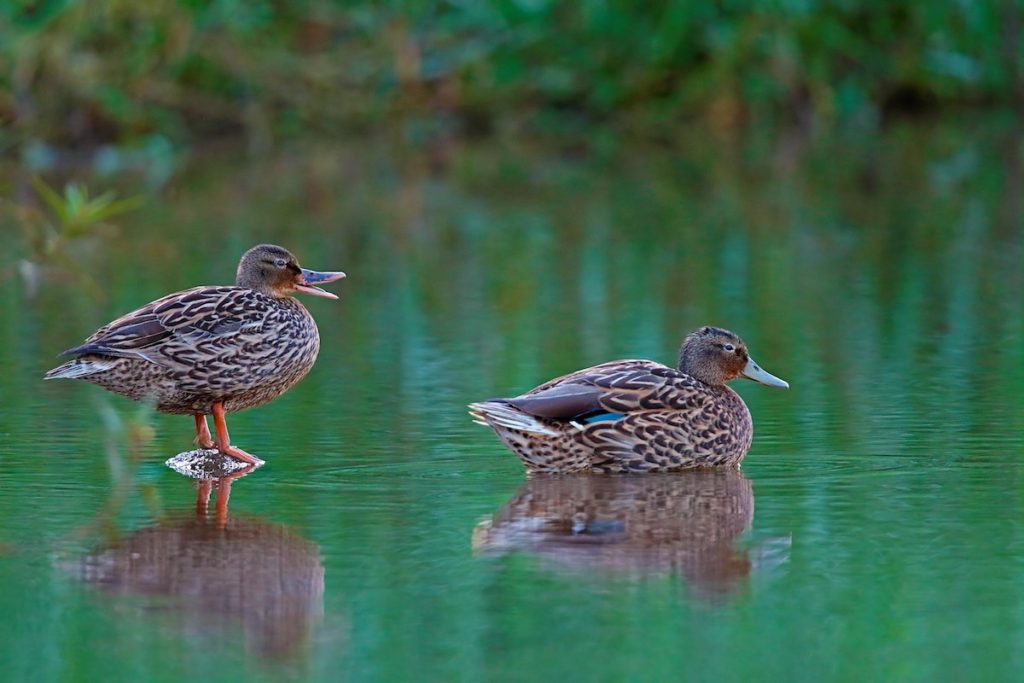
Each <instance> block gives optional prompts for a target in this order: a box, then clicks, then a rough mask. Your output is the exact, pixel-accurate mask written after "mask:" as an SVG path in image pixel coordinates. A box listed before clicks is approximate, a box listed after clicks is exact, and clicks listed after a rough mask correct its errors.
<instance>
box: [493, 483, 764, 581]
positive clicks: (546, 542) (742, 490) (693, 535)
mask: <svg viewBox="0 0 1024 683" xmlns="http://www.w3.org/2000/svg"><path fill="white" fill-rule="evenodd" d="M753 519H754V492H753V489H752V487H751V484H750V481H749V480H748V479H747V478H746V477H744V476H743V475H742V474H741V473H740V472H739V471H738V470H731V469H730V470H714V471H704V470H693V471H686V472H678V473H675V474H664V475H657V476H651V475H644V476H629V475H625V476H602V477H595V476H586V475H577V476H563V477H550V476H538V477H535V478H533V479H530V480H529V481H527V482H526V484H524V485H523V487H522V488H521V489H520V490H519V492H518V493H517V494H516V495H515V496H513V497H512V499H511V500H509V501H508V502H507V503H505V505H504V506H502V508H501V509H500V510H499V511H498V513H497V514H496V515H495V516H494V518H493V519H492V520H488V521H485V522H482V523H481V524H480V525H478V526H477V528H476V530H475V531H474V534H473V545H474V548H475V549H476V550H477V551H478V552H482V553H487V554H504V553H509V552H513V551H527V552H529V553H532V554H534V555H536V556H538V557H540V558H542V559H543V560H544V561H545V562H546V563H548V564H550V565H553V566H556V567H558V568H560V569H564V570H571V571H579V572H587V573H592V572H594V571H595V570H598V571H602V570H603V571H604V572H606V573H609V574H612V575H625V576H628V577H634V578H640V577H649V576H658V575H665V574H671V573H677V574H679V575H681V576H682V577H684V578H685V579H686V580H687V581H688V582H689V583H690V585H691V586H692V587H693V588H694V590H695V591H697V592H698V593H701V594H706V595H709V596H713V595H724V594H730V593H733V592H735V591H736V590H738V589H739V588H740V587H741V586H742V585H743V583H744V581H745V579H746V578H747V577H748V575H749V574H750V572H751V568H752V566H753V564H754V562H753V560H752V558H751V552H750V551H749V550H748V549H745V548H741V547H738V546H737V545H736V544H735V542H736V540H737V538H738V537H739V536H740V535H741V534H743V533H744V532H745V531H747V530H748V529H749V528H750V526H751V524H752V522H753Z"/></svg>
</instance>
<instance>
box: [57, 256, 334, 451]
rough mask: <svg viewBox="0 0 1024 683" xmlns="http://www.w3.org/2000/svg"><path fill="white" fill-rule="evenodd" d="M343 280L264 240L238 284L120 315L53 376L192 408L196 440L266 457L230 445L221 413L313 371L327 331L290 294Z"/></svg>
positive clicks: (241, 269)
mask: <svg viewBox="0 0 1024 683" xmlns="http://www.w3.org/2000/svg"><path fill="white" fill-rule="evenodd" d="M343 277H345V273H341V272H324V273H321V272H316V271H313V270H306V269H305V268H301V267H300V266H299V264H298V262H297V261H296V260H295V257H294V256H293V255H292V254H291V252H289V251H288V250H287V249H284V248H283V247H278V246H276V245H273V244H260V245H258V246H255V247H253V248H252V249H250V250H249V251H247V252H245V254H243V255H242V259H241V261H240V262H239V263H238V272H237V274H236V276H235V286H234V287H219V286H206V287H194V288H192V289H186V290H185V291H182V292H177V293H175V294H169V295H167V296H165V297H163V298H161V299H157V300H156V301H154V302H152V303H149V304H146V305H145V306H143V307H142V308H139V309H136V310H134V311H132V312H131V313H128V314H126V315H123V316H121V317H120V318H118V319H117V320H115V321H113V322H111V323H108V324H106V325H104V326H103V327H101V328H100V329H98V330H96V332H94V333H93V334H92V336H90V337H89V338H88V339H86V340H85V343H84V344H82V345H81V346H76V347H75V348H73V349H68V350H67V351H65V352H64V353H63V354H61V355H75V356H77V358H75V359H74V360H71V361H68V362H67V363H64V364H63V365H61V366H59V367H56V368H54V369H53V370H50V371H49V372H48V373H46V379H56V378H58V377H67V378H80V379H84V380H85V381H87V382H92V383H93V384H98V385H99V386H101V387H103V388H104V389H107V390H109V391H113V392H114V393H116V394H121V395H122V396H127V397H128V398H130V399H133V400H135V401H147V402H151V403H153V404H154V406H155V407H156V409H157V410H158V411H160V412H162V413H171V414H174V415H192V416H194V417H195V427H196V443H197V444H198V445H199V446H201V447H203V448H216V449H217V450H218V451H220V452H221V453H223V454H225V455H228V456H232V457H234V458H237V459H239V460H242V461H244V462H247V463H254V464H255V463H260V462H261V461H260V460H259V459H258V458H256V457H254V456H252V455H250V454H248V453H246V452H245V451H243V450H242V449H241V448H238V447H237V446H232V445H231V440H230V438H229V437H228V428H227V423H226V422H225V418H224V416H225V415H226V414H227V413H233V412H237V411H239V410H244V409H246V408H253V407H255V406H259V405H263V404H264V403H267V402H269V401H272V400H273V399H275V398H277V397H278V396H280V395H281V394H283V393H284V392H286V391H288V389H290V388H291V387H292V386H293V385H294V384H295V383H296V382H298V381H299V380H300V379H302V378H303V377H305V376H306V373H307V372H309V370H310V368H312V367H313V363H314V361H316V356H317V353H318V352H319V350H320V335H319V333H318V332H317V329H316V323H315V322H313V317H312V316H311V315H310V314H309V311H307V310H306V309H305V307H303V305H302V304H300V303H299V302H298V301H297V300H296V299H294V298H292V296H291V295H292V294H294V293H295V292H302V293H303V294H310V295H313V296H322V297H326V298H328V299H337V298H338V297H337V296H335V295H334V294H331V293H330V292H326V291H324V290H322V289H320V288H319V287H317V286H316V285H317V284H322V283H326V282H333V281H335V280H339V279H341V278H343ZM211 414H212V415H213V424H214V429H215V432H216V436H215V437H213V436H211V434H210V428H209V427H208V426H207V423H206V416H207V415H211Z"/></svg>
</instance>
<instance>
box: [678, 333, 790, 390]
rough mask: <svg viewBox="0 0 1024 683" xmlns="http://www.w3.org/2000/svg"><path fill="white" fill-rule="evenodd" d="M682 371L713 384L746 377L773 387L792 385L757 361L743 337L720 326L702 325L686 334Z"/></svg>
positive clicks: (681, 352) (682, 355)
mask: <svg viewBox="0 0 1024 683" xmlns="http://www.w3.org/2000/svg"><path fill="white" fill-rule="evenodd" d="M679 371H680V372H685V373H686V374H688V375H689V376H690V377H693V378H694V379H698V380H700V381H701V382H704V383H705V384H710V385H713V386H721V385H724V384H725V383H726V382H728V381H729V380H733V379H736V378H737V377H744V378H746V379H752V380H754V381H755V382H760V383H761V384H766V385H768V386H770V387H781V388H783V389H788V388H789V383H788V382H786V381H784V380H781V379H779V378H778V377H776V376H775V375H773V374H771V373H768V372H765V371H764V370H762V369H761V366H759V365H758V364H757V363H755V362H754V359H753V358H751V357H750V354H749V353H748V352H747V345H746V344H745V343H744V342H743V340H742V339H740V338H739V337H738V336H736V335H735V334H733V333H732V332H730V331H729V330H723V329H722V328H720V327H702V328H700V329H699V330H696V331H695V332H691V333H690V334H689V335H687V336H686V339H684V340H683V345H682V347H680V349H679Z"/></svg>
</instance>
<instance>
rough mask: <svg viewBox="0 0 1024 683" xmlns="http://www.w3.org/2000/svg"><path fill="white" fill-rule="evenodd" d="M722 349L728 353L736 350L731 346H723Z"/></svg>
mask: <svg viewBox="0 0 1024 683" xmlns="http://www.w3.org/2000/svg"><path fill="white" fill-rule="evenodd" d="M722 349H723V350H725V351H728V352H729V353H732V352H733V351H735V350H736V347H735V346H733V345H732V344H723V345H722Z"/></svg>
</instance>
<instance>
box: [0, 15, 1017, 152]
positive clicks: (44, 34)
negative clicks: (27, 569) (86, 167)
mask: <svg viewBox="0 0 1024 683" xmlns="http://www.w3.org/2000/svg"><path fill="white" fill-rule="evenodd" d="M1021 14H1022V10H1021V5H1020V3H1018V2H1016V1H1015V0H1006V1H1002V0H982V1H978V2H948V1H940V2H929V3H905V2H896V1H895V0H730V1H728V2H714V3H711V2H695V3H688V2H660V3H636V2H632V1H631V0H578V1H577V2H555V1H553V0H490V1H487V2H469V1H466V0H448V1H443V2H442V1H438V0H432V1H422V0H421V1H413V0H386V1H384V2H378V3H372V4H370V3H349V2H342V1H341V0H287V1H285V0H77V1H76V0H13V1H11V2H7V3H3V4H0V117H2V119H3V120H4V121H6V122H8V123H9V124H13V129H14V130H15V131H17V135H16V139H14V140H10V139H8V140H6V141H4V143H6V144H7V145H10V144H17V143H18V142H20V141H23V140H24V139H25V138H29V139H36V140H44V141H46V142H47V143H48V144H56V145H67V144H75V143H82V142H92V141H97V140H100V141H112V140H113V141H124V140H125V139H133V138H136V137H139V136H142V135H146V134H152V133H154V132H159V133H162V134H166V135H169V136H171V137H172V138H173V139H175V140H181V141H190V140H191V141H194V140H195V139H197V138H206V137H210V136H213V135H218V134H222V133H226V132H245V133H246V134H248V135H250V136H255V137H257V138H265V137H266V136H280V135H289V134H294V133H298V132H301V131H307V130H314V131H317V132H325V131H326V132H330V131H333V130H336V129H339V128H344V129H347V130H351V129H356V130H358V129H362V128H366V127H368V126H371V125H377V124H379V123H380V122H382V121H387V120H390V119H392V118H407V117H413V118H423V117H427V118H430V119H435V118H438V119H439V120H441V121H442V122H450V123H451V124H452V125H455V126H458V127H459V129H460V130H463V131H465V132H470V133H472V132H485V131H488V130H491V129H492V128H493V127H495V126H496V125H504V124H506V123H509V122H510V123H511V124H513V125H519V124H521V123H523V122H526V123H528V124H529V123H536V122H541V123H543V122H544V121H546V120H549V117H550V115H551V114H552V113H556V114H569V115H571V116H576V117H580V118H582V120H584V121H594V120H607V119H609V118H613V117H615V118H618V117H620V116H622V115H624V114H639V115H641V121H642V122H644V119H643V116H644V115H648V114H653V115H654V117H655V118H654V119H653V121H656V122H663V121H665V120H666V119H667V120H669V121H671V120H676V119H681V118H684V117H693V116H700V117H707V118H710V119H711V120H712V121H713V122H715V123H716V124H718V125H721V126H734V125H739V124H742V123H743V122H744V121H748V120H750V119H751V118H769V119H772V120H787V119H788V120H795V121H807V120H809V119H808V117H812V116H813V117H815V119H821V120H825V121H836V120H838V121H843V120H847V119H849V118H850V117H853V118H867V119H868V120H875V119H876V118H877V117H878V115H879V114H883V113H885V112H886V111H888V110H890V109H906V108H913V109H919V108H930V107H933V106H939V105H944V104H961V103H1011V102H1014V101H1019V100H1020V99H1021V91H1022V86H1021V84H1022V65H1021V61H1022V57H1021V55H1022V54H1024V41H1022V37H1021ZM650 122H651V121H647V123H650ZM7 128H8V130H10V129H11V128H12V126H7Z"/></svg>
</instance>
